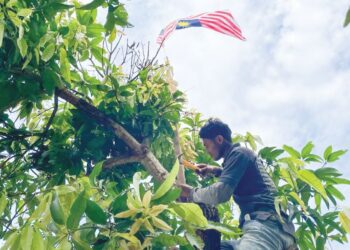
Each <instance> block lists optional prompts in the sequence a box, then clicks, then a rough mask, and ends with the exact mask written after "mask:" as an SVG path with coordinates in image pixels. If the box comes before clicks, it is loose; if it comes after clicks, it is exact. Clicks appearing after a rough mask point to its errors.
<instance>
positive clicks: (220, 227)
mask: <svg viewBox="0 0 350 250" xmlns="http://www.w3.org/2000/svg"><path fill="white" fill-rule="evenodd" d="M206 228H207V229H215V230H217V231H219V232H221V233H223V234H225V235H226V236H229V237H237V236H238V235H241V234H242V232H241V230H240V229H239V228H237V227H231V226H230V225H226V224H222V223H218V222H214V221H208V226H207V227H206Z"/></svg>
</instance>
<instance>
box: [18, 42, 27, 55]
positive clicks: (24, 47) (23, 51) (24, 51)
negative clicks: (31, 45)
mask: <svg viewBox="0 0 350 250" xmlns="http://www.w3.org/2000/svg"><path fill="white" fill-rule="evenodd" d="M17 45H18V48H19V52H20V54H21V56H22V58H23V57H25V56H26V55H27V49H28V45H27V42H26V40H25V39H23V38H17Z"/></svg>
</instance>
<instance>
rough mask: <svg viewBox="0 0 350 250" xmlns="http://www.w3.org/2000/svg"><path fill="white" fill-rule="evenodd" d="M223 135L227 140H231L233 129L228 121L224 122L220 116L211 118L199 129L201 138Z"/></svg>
mask: <svg viewBox="0 0 350 250" xmlns="http://www.w3.org/2000/svg"><path fill="white" fill-rule="evenodd" d="M218 135H222V137H224V138H225V140H227V141H229V142H231V141H232V139H231V135H232V132H231V129H230V128H229V126H228V125H227V124H226V123H223V122H222V121H221V120H220V119H218V118H209V119H208V120H207V122H206V123H205V124H204V125H203V127H201V129H200V130H199V136H200V138H204V139H212V140H213V139H214V138H215V137H216V136H218Z"/></svg>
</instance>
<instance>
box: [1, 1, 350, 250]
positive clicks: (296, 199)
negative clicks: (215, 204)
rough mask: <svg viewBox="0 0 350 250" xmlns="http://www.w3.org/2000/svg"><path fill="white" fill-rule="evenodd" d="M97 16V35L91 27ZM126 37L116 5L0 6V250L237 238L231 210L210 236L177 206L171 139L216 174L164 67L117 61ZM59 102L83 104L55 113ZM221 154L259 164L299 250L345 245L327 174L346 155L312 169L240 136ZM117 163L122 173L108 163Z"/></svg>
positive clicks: (303, 156) (303, 159) (336, 180)
mask: <svg viewBox="0 0 350 250" xmlns="http://www.w3.org/2000/svg"><path fill="white" fill-rule="evenodd" d="M103 8H104V9H105V11H106V13H107V17H106V22H105V23H103V24H101V23H98V22H97V21H96V17H97V14H98V11H100V10H101V9H103ZM130 27H132V24H130V23H129V21H128V13H127V11H126V9H125V7H124V5H123V4H122V3H120V2H119V1H117V0H111V1H103V0H92V1H91V2H89V3H87V4H85V5H81V4H80V3H79V2H78V1H69V2H68V1H64V0H49V1H47V0H31V1H23V0H0V87H1V91H0V177H1V180H2V181H1V183H0V239H1V240H2V242H4V244H3V246H2V248H1V249H25V248H32V249H52V248H58V249H71V248H74V249H145V248H151V247H152V248H154V249H159V248H162V247H164V246H166V247H171V246H175V245H179V246H181V248H182V249H192V248H193V247H192V246H197V247H199V248H200V247H202V246H203V242H201V239H200V238H199V237H198V236H197V235H196V233H195V232H196V230H197V229H204V228H213V229H216V230H218V231H220V232H221V233H222V234H223V236H224V238H226V239H227V238H238V237H239V236H240V234H241V233H240V231H239V229H238V228H237V219H236V218H234V217H233V215H232V213H231V211H230V210H231V208H232V206H233V201H230V202H228V203H225V204H221V205H219V212H220V215H221V218H222V223H213V222H210V221H207V220H206V218H205V217H204V216H203V214H202V212H201V210H200V208H199V207H198V205H196V204H192V203H181V202H178V201H177V199H178V197H179V195H180V190H179V189H178V188H176V187H174V182H175V179H176V176H177V173H178V172H179V169H180V166H179V164H178V161H177V155H175V152H174V145H173V138H174V135H175V133H174V131H175V127H176V126H178V125H179V127H180V131H179V135H180V138H179V139H180V146H181V149H182V151H183V153H184V154H183V157H184V158H185V159H186V160H189V161H195V162H201V163H208V164H212V165H218V164H217V163H216V162H214V161H213V160H212V159H211V158H210V156H209V155H208V154H207V153H206V151H205V148H204V147H203V145H202V143H201V140H200V138H199V135H198V130H199V128H200V127H201V126H202V125H203V123H204V122H205V120H204V119H202V117H201V115H200V114H199V113H197V112H194V111H187V110H186V109H185V102H186V97H185V95H184V93H182V92H181V91H180V90H178V89H177V87H176V82H175V81H174V80H173V77H172V75H173V73H172V68H171V66H170V65H169V62H168V61H166V62H165V63H163V64H158V63H157V62H155V60H154V59H155V57H154V58H149V57H145V58H142V54H147V53H143V52H144V51H142V49H139V47H138V46H139V45H137V44H135V43H133V44H131V45H130V44H126V45H125V47H124V48H125V50H124V51H126V52H125V53H124V54H123V53H119V56H118V51H119V52H120V51H121V46H122V42H121V41H123V39H124V36H125V35H124V33H123V29H125V28H130ZM114 58H117V59H118V60H119V61H118V62H117V61H116V60H115V59H114ZM135 58H139V59H135ZM62 89H66V90H69V91H70V93H74V94H75V95H76V96H79V97H81V99H79V100H78V102H77V103H74V104H75V105H73V104H72V103H67V102H62V100H61V99H59V97H60V98H61V97H62V96H59V94H58V93H59V92H58V90H62ZM77 104H79V105H80V106H79V105H77ZM87 104H89V105H92V106H94V107H96V108H97V111H100V112H102V113H103V114H105V115H106V116H107V117H108V118H109V119H112V120H113V121H116V122H118V123H119V124H120V125H121V126H122V127H123V128H125V130H126V131H128V132H129V133H130V134H131V135H132V137H133V138H134V139H135V140H137V141H138V142H140V143H142V145H146V146H148V147H149V149H150V151H152V152H153V153H154V155H155V157H156V158H157V159H158V160H159V161H160V163H161V165H162V166H164V167H165V168H166V169H167V170H169V171H170V173H169V175H168V176H167V178H166V180H165V181H164V182H162V183H159V182H157V181H156V180H155V179H153V178H152V177H150V175H149V172H148V171H147V170H146V169H145V168H144V164H142V160H141V161H130V159H129V158H128V157H132V156H134V155H133V154H134V153H135V152H133V150H131V149H130V148H129V147H128V146H127V144H126V143H125V141H123V140H122V139H121V138H120V137H118V136H116V134H115V133H114V131H112V130H111V129H110V128H107V127H106V126H104V124H103V123H101V121H100V120H98V119H95V118H93V117H91V116H88V115H87V112H85V111H86V110H84V109H83V108H81V107H85V108H86V107H90V106H88V105H87ZM79 107H80V108H79ZM90 111H91V110H90ZM233 142H241V143H242V144H243V145H245V146H247V147H250V148H252V149H253V150H255V151H256V152H257V153H258V154H259V155H260V156H261V157H262V158H263V159H264V162H265V164H266V168H267V169H268V171H269V173H270V174H271V176H272V177H273V180H274V182H275V184H276V186H278V190H279V197H278V199H276V208H283V209H287V210H289V213H290V214H291V216H293V218H294V221H295V223H296V224H297V225H298V231H297V236H298V243H299V246H300V248H301V249H322V247H323V246H324V244H325V242H326V241H327V240H336V241H339V242H345V241H347V238H346V232H349V214H348V211H347V210H346V209H344V210H339V209H338V207H337V203H338V202H339V201H342V200H344V199H345V197H344V194H342V193H341V192H340V191H339V189H338V188H339V187H338V186H339V185H344V184H345V185H347V184H350V181H349V180H347V179H344V178H343V177H342V174H341V173H339V171H338V170H337V169H336V168H334V167H333V166H332V165H331V164H333V163H334V162H336V161H337V160H338V159H339V158H340V157H341V156H342V155H343V154H345V153H346V151H345V150H337V151H334V150H333V148H332V147H331V146H330V147H328V148H327V149H326V150H325V151H324V154H323V156H319V155H316V154H313V153H312V152H313V148H314V145H313V144H312V142H308V143H307V144H306V145H305V147H304V148H303V149H301V150H296V149H294V148H292V147H290V146H288V145H284V146H283V147H282V148H275V147H262V141H261V139H260V138H259V137H258V136H255V135H252V134H251V133H249V132H247V133H246V135H236V136H235V137H234V138H233ZM260 146H261V147H262V148H260ZM125 157H126V158H127V159H129V161H125V162H123V163H120V164H117V163H115V165H113V164H111V163H110V160H113V159H122V160H125ZM112 162H113V161H112ZM106 166H108V167H106ZM185 176H186V180H187V182H188V183H189V184H190V185H192V186H206V185H210V184H211V183H213V182H214V181H215V179H213V178H209V179H201V178H198V176H197V175H195V174H194V173H193V172H191V171H186V172H185ZM332 206H335V208H333V207H332ZM325 209H327V210H326V211H325ZM164 231H166V233H165V232H164Z"/></svg>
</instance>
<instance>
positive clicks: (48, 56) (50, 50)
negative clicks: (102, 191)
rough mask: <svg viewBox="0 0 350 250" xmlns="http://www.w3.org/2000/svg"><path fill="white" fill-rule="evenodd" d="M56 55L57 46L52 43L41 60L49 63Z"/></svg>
mask: <svg viewBox="0 0 350 250" xmlns="http://www.w3.org/2000/svg"><path fill="white" fill-rule="evenodd" d="M54 53H55V44H54V43H50V44H49V45H48V46H47V47H46V48H45V49H44V51H43V54H42V56H41V59H42V60H43V61H44V62H47V61H49V60H50V59H51V58H52V56H53V55H54Z"/></svg>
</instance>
